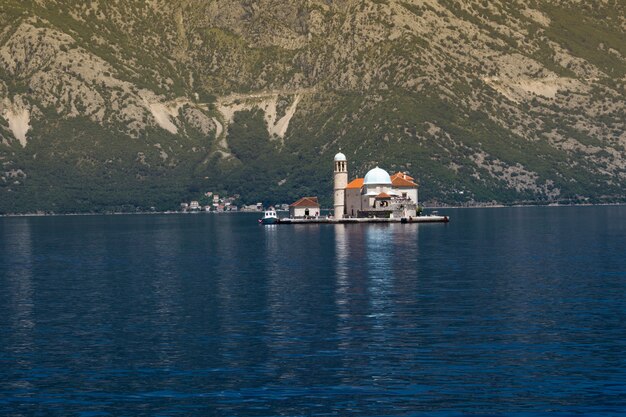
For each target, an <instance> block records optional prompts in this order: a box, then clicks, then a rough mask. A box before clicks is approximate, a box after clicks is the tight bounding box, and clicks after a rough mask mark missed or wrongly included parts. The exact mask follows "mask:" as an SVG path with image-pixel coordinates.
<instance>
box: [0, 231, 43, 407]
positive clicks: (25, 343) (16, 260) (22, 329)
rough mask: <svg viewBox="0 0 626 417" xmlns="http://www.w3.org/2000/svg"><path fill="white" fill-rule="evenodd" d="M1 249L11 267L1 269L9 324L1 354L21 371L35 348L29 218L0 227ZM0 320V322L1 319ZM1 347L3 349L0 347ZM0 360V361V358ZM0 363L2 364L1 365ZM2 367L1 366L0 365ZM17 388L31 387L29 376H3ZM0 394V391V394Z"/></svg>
mask: <svg viewBox="0 0 626 417" xmlns="http://www.w3.org/2000/svg"><path fill="white" fill-rule="evenodd" d="M0 231H1V233H0V245H1V246H0V248H1V249H0V250H1V251H2V258H0V259H4V260H5V262H8V263H9V265H10V267H9V268H7V269H5V270H4V271H2V272H0V275H2V273H4V274H5V276H4V280H1V281H0V285H2V290H1V291H0V292H2V293H4V294H5V297H2V298H0V300H1V302H2V303H6V304H5V305H6V308H7V311H4V312H3V316H4V317H6V318H8V323H9V327H8V328H7V329H2V331H1V332H0V334H1V335H2V336H0V337H1V338H2V339H3V340H4V341H5V342H4V343H0V358H2V359H4V360H5V361H12V362H13V361H14V362H13V363H14V366H15V370H14V372H24V371H25V370H28V369H31V368H32V367H33V365H34V364H33V361H32V360H31V359H30V358H31V355H32V353H33V351H34V350H35V339H34V334H33V333H34V331H35V317H34V312H33V310H34V303H35V300H34V287H33V268H34V266H35V265H34V262H33V251H32V245H33V241H32V235H31V227H30V222H29V221H28V219H16V221H14V222H11V223H9V224H7V225H5V227H3V228H2V229H0ZM0 323H1V322H0ZM3 348H4V349H3ZM0 363H1V362H0ZM0 366H1V365H0ZM0 369H2V368H0ZM0 380H4V381H5V383H7V384H8V385H9V386H10V387H11V388H10V389H13V390H15V391H17V392H20V391H22V390H30V389H32V387H33V384H32V383H31V381H30V380H29V379H28V378H16V379H9V380H7V379H6V378H2V375H1V374H0ZM0 397H1V395H0Z"/></svg>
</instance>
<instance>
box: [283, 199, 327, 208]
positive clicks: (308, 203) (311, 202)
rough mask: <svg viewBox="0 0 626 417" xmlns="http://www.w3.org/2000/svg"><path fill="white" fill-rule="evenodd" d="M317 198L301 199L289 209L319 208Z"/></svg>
mask: <svg viewBox="0 0 626 417" xmlns="http://www.w3.org/2000/svg"><path fill="white" fill-rule="evenodd" d="M319 206H320V205H319V203H318V202H317V197H302V198H301V199H300V200H298V201H296V202H295V203H293V204H291V205H290V206H289V207H319Z"/></svg>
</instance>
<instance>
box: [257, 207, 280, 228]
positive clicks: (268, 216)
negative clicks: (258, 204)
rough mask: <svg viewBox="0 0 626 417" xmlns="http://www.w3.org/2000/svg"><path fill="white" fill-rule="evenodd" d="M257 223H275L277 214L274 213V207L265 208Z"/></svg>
mask: <svg viewBox="0 0 626 417" xmlns="http://www.w3.org/2000/svg"><path fill="white" fill-rule="evenodd" d="M259 223H261V224H276V223H278V215H277V214H276V210H274V207H270V208H268V209H267V210H265V213H264V214H263V217H262V218H261V219H259Z"/></svg>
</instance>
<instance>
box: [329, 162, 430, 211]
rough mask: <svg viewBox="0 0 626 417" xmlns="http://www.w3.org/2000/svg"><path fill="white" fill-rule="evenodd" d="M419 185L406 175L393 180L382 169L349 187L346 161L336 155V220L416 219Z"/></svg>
mask: <svg viewBox="0 0 626 417" xmlns="http://www.w3.org/2000/svg"><path fill="white" fill-rule="evenodd" d="M418 202H419V201H418V185H417V183H416V182H415V179H414V178H412V177H410V176H409V175H407V174H405V173H402V172H398V173H395V174H393V175H392V176H390V175H389V173H387V171H385V170H384V169H382V168H379V167H376V168H374V169H371V170H370V171H368V173H367V174H366V175H365V177H363V178H356V179H354V180H352V181H351V182H350V183H348V161H347V159H346V156H345V155H344V154H343V153H341V152H339V153H338V154H337V155H335V161H334V207H335V218H336V219H342V218H344V217H379V218H402V217H415V216H417V211H418Z"/></svg>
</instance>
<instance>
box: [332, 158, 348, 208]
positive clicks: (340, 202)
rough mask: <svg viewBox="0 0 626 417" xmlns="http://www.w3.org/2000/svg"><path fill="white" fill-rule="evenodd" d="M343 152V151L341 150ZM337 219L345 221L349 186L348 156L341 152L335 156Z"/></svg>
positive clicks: (335, 204)
mask: <svg viewBox="0 0 626 417" xmlns="http://www.w3.org/2000/svg"><path fill="white" fill-rule="evenodd" d="M340 151H341V149H340ZM334 179H335V186H334V190H335V195H334V206H335V219H343V216H344V214H345V211H346V187H347V186H348V160H347V159H346V156H345V155H344V154H342V153H341V152H339V153H338V154H337V155H335V169H334Z"/></svg>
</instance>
